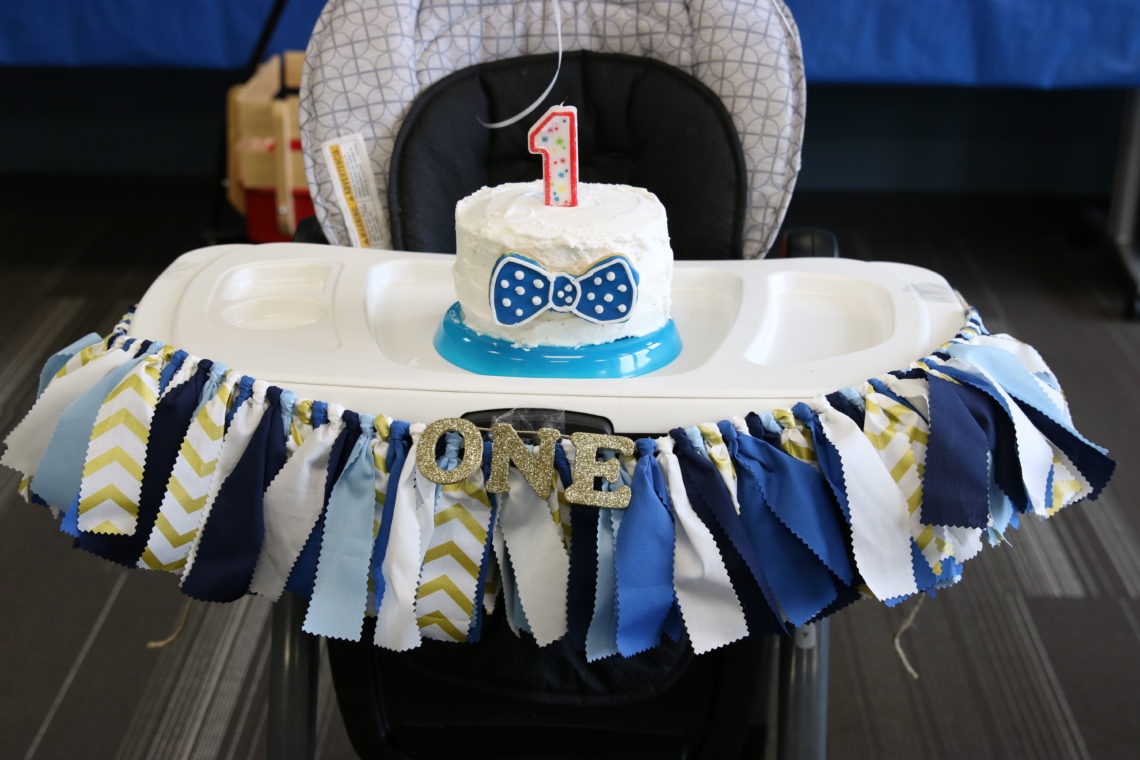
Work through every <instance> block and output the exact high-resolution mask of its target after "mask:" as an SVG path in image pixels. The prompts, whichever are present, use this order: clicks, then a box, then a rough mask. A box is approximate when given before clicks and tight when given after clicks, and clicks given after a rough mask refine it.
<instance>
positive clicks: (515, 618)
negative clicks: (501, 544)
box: [499, 552, 533, 633]
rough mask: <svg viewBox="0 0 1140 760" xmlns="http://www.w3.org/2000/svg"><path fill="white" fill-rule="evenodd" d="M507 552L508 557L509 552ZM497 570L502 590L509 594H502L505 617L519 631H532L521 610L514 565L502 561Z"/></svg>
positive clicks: (524, 613) (520, 598)
mask: <svg viewBox="0 0 1140 760" xmlns="http://www.w3.org/2000/svg"><path fill="white" fill-rule="evenodd" d="M507 554H508V558H509V555H510V552H508V553H507ZM499 572H500V574H501V575H502V580H503V588H504V590H509V591H510V594H509V595H508V594H505V593H504V594H503V607H504V608H505V609H504V612H505V613H506V615H507V619H508V620H510V621H511V623H513V624H514V627H515V628H518V629H519V630H520V631H526V632H527V633H533V632H532V631H531V630H530V623H529V622H528V621H527V619H526V612H524V611H523V606H522V597H521V596H519V582H518V580H517V579H516V578H515V568H514V565H512V564H511V563H510V562H504V563H503V564H502V565H500V566H499Z"/></svg>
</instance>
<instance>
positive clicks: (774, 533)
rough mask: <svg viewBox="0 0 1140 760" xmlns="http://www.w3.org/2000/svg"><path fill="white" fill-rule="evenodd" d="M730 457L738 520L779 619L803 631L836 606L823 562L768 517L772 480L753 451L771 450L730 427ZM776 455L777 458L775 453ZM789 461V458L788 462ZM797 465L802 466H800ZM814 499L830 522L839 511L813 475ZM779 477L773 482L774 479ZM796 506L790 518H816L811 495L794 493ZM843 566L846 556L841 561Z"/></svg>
mask: <svg viewBox="0 0 1140 760" xmlns="http://www.w3.org/2000/svg"><path fill="white" fill-rule="evenodd" d="M721 434H722V435H724V437H725V442H726V443H727V445H728V451H729V455H730V456H731V457H732V460H733V462H734V464H735V465H736V479H737V486H736V497H737V500H738V501H739V502H740V519H741V522H742V523H743V524H744V529H745V531H747V533H748V536H749V538H750V539H752V541H753V543H754V544H755V545H756V552H757V554H759V555H760V556H761V557H763V559H764V566H765V569H766V571H767V576H768V579H769V580H770V582H771V584H772V589H773V591H774V593H775V595H776V598H777V599H778V600H779V602H780V607H781V609H782V610H783V611H784V615H785V616H786V617H787V618H788V620H789V621H790V622H791V623H792V625H803V624H804V623H806V622H808V621H809V620H811V619H812V618H813V617H815V616H816V615H817V614H819V612H820V611H821V610H823V609H826V608H827V606H828V605H829V604H831V603H832V602H834V601H835V598H836V589H835V581H834V576H833V575H832V573H831V571H829V570H828V568H827V565H825V564H824V562H823V560H822V559H820V557H819V556H818V555H817V554H816V553H815V552H813V551H812V550H811V549H810V548H808V546H807V545H806V544H805V543H804V541H803V540H802V539H801V538H800V537H798V536H796V534H795V533H794V532H792V531H791V530H790V529H789V528H788V526H787V525H785V524H784V523H782V522H781V521H780V520H779V519H778V518H777V517H776V515H775V514H774V513H773V511H772V509H771V506H770V501H769V499H768V498H767V495H766V491H767V483H768V482H770V480H771V476H770V473H769V471H768V470H767V468H766V467H765V466H764V461H763V458H762V455H760V454H758V452H757V451H756V449H763V448H767V449H769V450H771V446H770V445H769V444H768V443H765V442H764V441H761V440H760V439H758V438H754V437H752V436H745V435H737V433H736V431H735V430H733V429H732V426H731V425H726V426H724V427H722V428H721ZM777 453H779V452H777ZM790 458H791V457H788V459H790ZM800 464H802V463H800ZM812 475H814V476H815V479H816V485H815V491H814V493H815V494H816V495H822V496H823V497H824V498H825V499H826V501H827V503H826V505H825V506H826V507H827V508H828V509H830V510H831V512H832V515H833V521H834V519H835V518H836V517H837V516H838V511H837V510H836V509H835V508H834V506H833V505H832V504H831V503H830V502H831V498H830V495H829V494H828V493H827V488H826V486H824V485H823V482H822V481H820V480H819V476H818V475H816V473H815V472H814V471H813V472H812ZM777 477H778V476H777ZM793 493H795V496H796V502H795V503H793V504H787V505H785V508H786V509H788V510H789V511H794V512H812V513H818V512H820V511H821V510H820V508H819V505H813V504H809V503H807V500H808V499H810V498H811V495H812V493H811V492H807V493H805V492H802V491H793ZM844 560H846V556H844Z"/></svg>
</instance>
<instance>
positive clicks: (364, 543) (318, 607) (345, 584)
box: [305, 412, 376, 641]
mask: <svg viewBox="0 0 1140 760" xmlns="http://www.w3.org/2000/svg"><path fill="white" fill-rule="evenodd" d="M349 414H350V413H347V412H346V413H345V416H346V417H347V416H348V415H349ZM374 423H375V419H374V418H373V417H370V416H361V417H360V420H359V423H358V427H359V429H360V435H359V436H358V437H357V439H356V442H355V444H353V447H352V451H351V453H350V454H349V457H348V463H347V464H346V465H345V468H344V471H343V472H342V473H341V475H340V478H338V479H337V481H336V484H335V485H334V486H333V489H332V494H331V496H330V497H329V506H328V511H327V513H326V516H325V532H324V541H323V543H322V545H321V553H320V564H319V565H318V568H317V579H316V583H315V584H314V586H313V598H312V601H310V602H309V609H308V613H307V614H306V617H305V630H307V631H310V632H311V633H316V634H319V635H322V636H332V637H335V638H339V639H347V640H350V641H359V640H360V633H361V629H362V626H363V623H364V612H365V608H366V606H367V603H368V567H369V563H370V562H371V561H372V521H373V519H374V517H375V515H376V460H375V458H374V457H373V456H372V443H373V440H374V439H375V425H374Z"/></svg>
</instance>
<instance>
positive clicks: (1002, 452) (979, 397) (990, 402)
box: [938, 366, 1029, 512]
mask: <svg viewBox="0 0 1140 760" xmlns="http://www.w3.org/2000/svg"><path fill="white" fill-rule="evenodd" d="M938 371H939V372H940V373H942V374H945V375H946V376H947V377H951V378H953V379H955V380H957V381H958V383H957V384H955V383H949V384H948V385H947V387H949V388H950V389H952V390H953V391H954V392H955V393H957V394H958V397H959V398H960V399H961V401H962V403H963V404H964V405H965V407H966V408H967V409H969V411H970V414H971V415H973V417H974V420H975V421H976V422H977V423H978V427H980V428H981V429H982V430H983V431H985V434H986V441H987V447H988V448H989V450H990V451H991V452H993V468H994V473H993V478H994V482H995V483H997V486H998V488H1000V489H1001V491H1002V493H1004V494H1005V495H1006V496H1008V497H1009V500H1010V502H1011V503H1012V504H1013V507H1014V509H1016V510H1018V511H1019V512H1025V511H1027V510H1028V509H1029V495H1028V494H1027V493H1026V491H1025V482H1024V481H1023V480H1022V477H1021V458H1020V457H1019V456H1018V453H1017V434H1016V433H1015V432H1014V427H1013V420H1011V419H1010V416H1009V412H1008V411H1006V409H1005V403H1004V401H1003V400H1002V399H1001V398H1000V396H999V395H998V392H997V390H996V389H995V388H994V387H993V386H992V385H990V384H989V383H988V382H986V381H985V380H984V379H982V378H979V377H977V376H975V375H970V374H967V373H965V372H962V371H960V370H958V369H955V368H954V367H946V366H939V367H938Z"/></svg>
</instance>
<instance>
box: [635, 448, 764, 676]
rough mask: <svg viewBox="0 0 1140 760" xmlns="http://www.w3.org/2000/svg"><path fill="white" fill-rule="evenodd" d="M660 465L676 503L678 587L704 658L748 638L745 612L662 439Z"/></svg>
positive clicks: (693, 638) (675, 573)
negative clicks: (711, 651)
mask: <svg viewBox="0 0 1140 760" xmlns="http://www.w3.org/2000/svg"><path fill="white" fill-rule="evenodd" d="M657 462H658V463H659V464H660V465H661V472H662V474H663V475H664V476H665V485H666V488H668V490H669V499H670V501H672V503H673V514H674V518H675V520H674V525H675V529H676V540H675V542H674V545H673V588H674V590H675V591H676V592H677V602H678V603H679V604H680V607H681V617H682V618H683V619H684V621H685V629H686V630H687V631H688V632H689V640H690V641H691V642H692V645H693V651H694V652H696V653H697V654H702V653H704V652H708V651H710V650H713V649H716V648H717V647H721V646H724V645H725V644H729V643H731V642H733V641H736V640H737V639H741V638H744V637H745V636H747V635H748V623H747V621H746V620H745V618H744V609H743V608H742V607H741V606H740V600H739V599H738V598H737V597H736V591H734V590H733V588H732V580H731V579H730V578H729V577H728V569H727V568H725V566H724V560H723V559H722V558H721V556H720V551H719V550H718V549H717V546H716V540H715V539H714V538H713V535H712V532H711V531H710V530H709V529H708V527H707V526H706V525H705V524H704V523H703V522H701V519H700V518H699V517H697V513H696V512H694V511H693V507H692V505H691V504H690V503H689V496H688V494H687V493H686V491H685V484H684V481H683V480H682V479H681V465H680V462H678V461H677V455H676V454H674V453H673V439H672V438H670V437H669V436H664V437H662V438H658V439H657Z"/></svg>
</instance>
